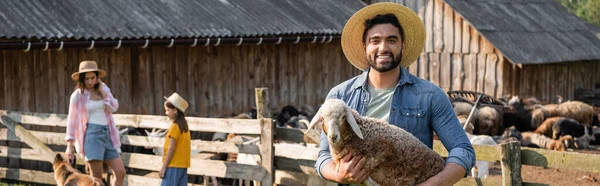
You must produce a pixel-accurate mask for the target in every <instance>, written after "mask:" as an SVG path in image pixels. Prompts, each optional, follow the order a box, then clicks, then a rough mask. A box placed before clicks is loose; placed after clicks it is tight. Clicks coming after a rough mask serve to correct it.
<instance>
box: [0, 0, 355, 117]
mask: <svg viewBox="0 0 600 186" xmlns="http://www.w3.org/2000/svg"><path fill="white" fill-rule="evenodd" d="M363 6H365V4H364V3H363V2H361V1H343V3H342V1H340V0H311V1H295V0H277V1H272V0H253V1H245V0H205V1H194V0H176V1H175V0H134V1H93V0H65V1H44V0H32V1H19V0H7V1H1V2H0V12H2V16H1V18H0V25H2V27H3V28H2V29H0V108H2V109H4V110H19V111H30V112H41V113H67V111H68V99H69V96H70V94H71V92H72V91H73V90H74V86H75V82H73V81H72V80H71V79H70V75H71V73H73V72H75V71H77V68H78V64H79V62H80V61H82V60H95V61H97V62H98V63H99V67H100V68H102V69H105V70H107V71H108V76H107V77H106V78H105V79H103V80H104V81H105V82H106V83H107V84H108V85H109V87H110V88H111V89H112V92H113V94H114V95H115V97H117V99H119V102H120V109H119V111H118V112H119V113H124V114H125V113H135V114H163V112H164V111H163V106H162V104H163V101H164V99H163V96H168V95H170V94H171V93H173V92H175V91H176V92H178V93H179V94H181V95H182V96H183V97H185V98H186V99H187V100H188V101H189V102H190V104H191V107H190V109H188V114H189V115H191V116H202V117H207V116H210V117H225V116H230V115H232V114H237V113H241V112H247V111H248V110H249V109H251V108H252V107H253V106H254V105H255V102H254V88H255V87H268V88H269V96H270V98H269V99H270V100H271V101H270V103H271V104H270V107H271V109H272V110H277V109H279V108H281V107H283V106H285V105H298V106H299V105H303V104H309V105H313V106H316V105H318V104H319V103H321V102H322V101H323V99H324V98H325V96H326V94H327V92H328V90H329V89H330V88H331V87H333V86H334V85H335V84H337V83H339V82H341V81H342V80H344V79H346V78H348V77H352V76H354V75H356V74H358V73H360V72H359V71H358V70H356V69H354V67H352V65H350V64H349V63H348V62H347V61H346V59H345V57H344V55H343V54H342V50H341V46H340V41H339V35H340V33H341V30H342V28H343V26H344V24H345V22H346V20H347V19H348V18H349V17H350V16H351V15H352V14H353V13H354V12H356V11H357V10H358V9H360V8H362V7H363Z"/></svg>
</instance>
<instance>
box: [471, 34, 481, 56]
mask: <svg viewBox="0 0 600 186" xmlns="http://www.w3.org/2000/svg"><path fill="white" fill-rule="evenodd" d="M479 39H481V36H480V35H479V32H477V29H475V27H471V44H470V45H471V50H470V52H471V53H476V54H478V53H479V50H480V49H479V47H480V46H479Z"/></svg>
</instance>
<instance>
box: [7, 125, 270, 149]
mask: <svg viewBox="0 0 600 186" xmlns="http://www.w3.org/2000/svg"><path fill="white" fill-rule="evenodd" d="M29 132H30V133H31V134H33V135H34V136H35V137H36V138H37V139H38V140H39V141H40V142H42V143H44V144H47V145H62V146H64V145H67V143H66V141H65V139H64V138H65V134H64V133H57V132H41V131H29ZM0 140H7V141H13V142H24V141H23V140H21V139H19V138H16V137H11V136H10V135H8V129H6V128H2V129H0ZM164 142H165V138H152V139H151V140H150V139H149V138H148V137H146V136H133V135H123V136H121V144H123V145H132V146H140V147H162V146H163V144H164ZM190 145H191V147H192V150H197V151H201V152H215V153H246V154H260V151H259V148H258V146H256V145H253V144H239V145H237V144H235V143H232V142H216V141H214V142H213V141H202V140H192V141H191V144H190Z"/></svg>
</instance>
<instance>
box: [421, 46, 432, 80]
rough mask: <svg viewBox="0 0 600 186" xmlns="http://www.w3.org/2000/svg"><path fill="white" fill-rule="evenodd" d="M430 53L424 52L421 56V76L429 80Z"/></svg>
mask: <svg viewBox="0 0 600 186" xmlns="http://www.w3.org/2000/svg"><path fill="white" fill-rule="evenodd" d="M429 63H430V61H429V55H427V53H425V52H423V53H421V56H419V77H421V78H423V79H425V80H429Z"/></svg>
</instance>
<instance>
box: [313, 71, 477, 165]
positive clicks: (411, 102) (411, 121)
mask: <svg viewBox="0 0 600 186" xmlns="http://www.w3.org/2000/svg"><path fill="white" fill-rule="evenodd" d="M400 68H401V73H400V81H399V82H398V84H397V85H396V90H395V91H394V95H393V97H392V106H391V108H390V109H391V110H390V118H389V121H388V122H389V123H390V124H392V125H396V126H398V127H400V128H403V129H404V130H406V131H408V132H410V133H412V134H413V135H414V136H415V137H417V138H418V139H419V140H421V142H423V143H424V144H425V145H427V147H429V148H433V132H434V131H435V133H436V134H437V135H438V137H439V138H440V141H441V142H442V144H444V147H445V148H446V149H447V150H448V152H449V154H448V158H447V159H446V163H449V162H452V163H457V164H459V165H460V166H462V167H463V168H465V171H466V174H465V176H467V175H469V171H470V170H471V168H472V167H473V164H474V163H475V151H474V149H473V146H472V145H471V142H469V139H468V138H467V135H466V134H465V131H464V130H463V128H462V127H461V125H460V123H459V121H458V119H457V117H456V115H455V113H454V109H453V108H452V105H451V104H450V100H449V99H448V97H447V96H446V93H444V91H442V89H440V88H439V87H438V86H436V85H435V84H433V83H431V82H429V81H426V80H423V79H421V78H419V77H416V76H414V75H412V74H410V73H408V71H407V70H406V69H405V68H403V67H400ZM368 74H369V69H366V70H365V72H363V73H362V74H361V75H358V76H356V77H353V78H351V79H349V80H347V81H345V82H343V83H341V84H339V85H337V86H335V87H334V88H333V89H331V91H329V94H328V95H327V99H340V100H343V101H344V102H346V104H347V105H348V106H350V108H352V109H354V110H356V111H358V113H360V114H361V115H364V114H365V113H366V112H367V105H368V101H369V92H368V91H367V87H366V86H367V85H368V84H367V83H368V82H367V77H368ZM319 148H320V150H319V157H318V158H317V162H316V164H315V169H316V171H317V173H318V174H319V176H321V177H323V175H322V174H321V169H322V168H323V166H325V165H326V164H327V163H329V162H331V154H330V152H329V143H328V141H327V136H326V135H325V133H324V132H321V139H320V144H319Z"/></svg>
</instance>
